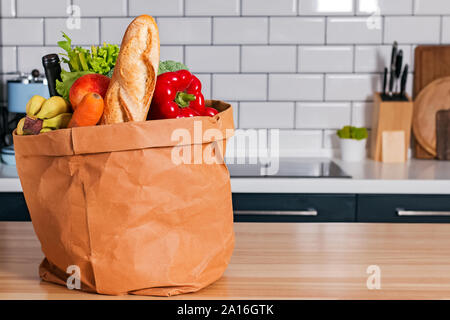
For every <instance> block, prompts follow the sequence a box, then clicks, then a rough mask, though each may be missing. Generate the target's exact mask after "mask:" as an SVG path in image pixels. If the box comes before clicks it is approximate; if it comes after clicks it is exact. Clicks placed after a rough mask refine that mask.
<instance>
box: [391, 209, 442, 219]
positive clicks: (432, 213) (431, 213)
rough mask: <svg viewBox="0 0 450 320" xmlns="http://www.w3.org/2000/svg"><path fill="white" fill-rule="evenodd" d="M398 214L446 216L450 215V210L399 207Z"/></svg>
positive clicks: (402, 215) (403, 215) (404, 215)
mask: <svg viewBox="0 0 450 320" xmlns="http://www.w3.org/2000/svg"><path fill="white" fill-rule="evenodd" d="M396 210H397V215H398V216H399V217H407V216H410V217H411V216H427V217H445V216H450V211H418V210H405V209H401V208H397V209H396Z"/></svg>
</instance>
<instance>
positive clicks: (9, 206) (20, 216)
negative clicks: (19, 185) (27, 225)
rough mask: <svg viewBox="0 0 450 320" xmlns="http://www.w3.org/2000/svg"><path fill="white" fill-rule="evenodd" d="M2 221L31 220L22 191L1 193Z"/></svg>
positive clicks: (0, 208) (0, 214)
mask: <svg viewBox="0 0 450 320" xmlns="http://www.w3.org/2000/svg"><path fill="white" fill-rule="evenodd" d="M0 221H30V215H29V213H28V208H27V204H26V203H25V198H24V197H23V193H22V192H5V193H0Z"/></svg>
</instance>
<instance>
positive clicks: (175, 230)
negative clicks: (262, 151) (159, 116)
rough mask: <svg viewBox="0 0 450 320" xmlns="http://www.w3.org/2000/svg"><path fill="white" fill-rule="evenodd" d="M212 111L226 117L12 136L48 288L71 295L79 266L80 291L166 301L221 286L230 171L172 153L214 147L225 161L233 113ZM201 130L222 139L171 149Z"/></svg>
mask: <svg viewBox="0 0 450 320" xmlns="http://www.w3.org/2000/svg"><path fill="white" fill-rule="evenodd" d="M207 105H208V106H213V107H215V108H216V109H218V110H219V111H221V112H220V113H219V114H218V115H216V116H215V117H212V118H211V117H201V118H184V119H170V120H155V121H145V122H128V123H121V124H114V125H103V126H95V127H82V128H72V129H62V130H56V131H53V132H50V133H46V134H40V135H36V136H17V135H14V145H15V150H16V162H17V171H18V173H19V177H20V181H21V184H22V188H23V192H24V195H25V199H26V202H27V205H28V209H29V211H30V216H31V219H32V223H33V227H34V230H35V232H36V234H37V236H38V238H39V241H40V243H41V246H42V251H43V252H44V254H45V259H44V261H43V262H42V263H41V265H40V268H39V274H40V276H41V278H42V279H43V280H46V281H50V282H54V283H58V284H61V285H66V280H67V278H68V277H69V276H71V274H70V273H67V270H68V268H69V267H70V266H77V267H78V268H79V271H80V274H79V277H80V282H81V290H84V291H90V292H97V293H101V294H110V295H119V294H126V293H129V294H139V295H156V296H170V295H176V294H181V293H187V292H194V291H197V290H200V289H201V288H204V287H206V286H208V285H209V284H211V283H212V282H214V281H215V280H217V279H219V278H220V277H221V276H222V274H223V272H224V271H225V269H226V267H227V265H228V262H229V260H230V257H231V254H232V251H233V248H234V232H233V210H232V201H231V188H230V177H229V173H228V169H227V167H226V165H225V164H223V163H218V164H206V163H204V162H203V163H200V164H185V163H181V164H178V163H177V164H176V163H174V161H173V160H172V159H173V158H172V155H173V152H174V150H175V151H180V154H181V155H183V156H186V155H187V156H188V157H187V158H186V159H188V158H189V153H191V157H192V159H194V154H195V153H196V152H198V151H199V150H201V151H211V149H213V150H215V151H216V150H219V151H220V149H221V148H212V147H213V146H222V147H223V148H222V152H223V153H222V154H221V155H222V156H223V154H224V153H225V145H226V139H227V138H229V137H230V136H231V135H232V134H233V129H234V125H233V112H232V108H231V106H230V105H228V104H226V103H224V102H221V101H207ZM199 124H201V128H202V130H203V132H205V130H207V129H216V131H215V132H216V133H221V134H222V137H220V134H216V135H214V134H212V135H205V136H203V137H201V138H200V139H199V138H198V134H197V138H196V140H194V141H192V142H189V143H186V142H182V141H181V140H178V141H173V137H172V134H173V132H174V130H176V129H181V130H182V132H184V133H186V132H187V133H189V134H191V135H192V136H195V133H196V132H195V130H197V131H198V126H199ZM213 131H214V130H213ZM197 133H198V132H197ZM200 133H201V132H200ZM177 144H178V146H176V145H177ZM177 148H178V149H177ZM182 148H184V149H183V150H181V149H182ZM199 148H200V149H199ZM194 149H195V150H194ZM189 150H192V152H187V151H189ZM184 152H186V153H184ZM213 153H214V152H213ZM221 155H220V152H219V153H218V155H217V157H218V158H220V156H221ZM192 159H191V160H192ZM197 161H198V160H197Z"/></svg>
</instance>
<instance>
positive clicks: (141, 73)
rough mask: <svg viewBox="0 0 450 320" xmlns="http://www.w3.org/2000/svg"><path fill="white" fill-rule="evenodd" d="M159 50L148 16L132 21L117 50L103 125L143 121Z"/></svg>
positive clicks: (155, 30)
mask: <svg viewBox="0 0 450 320" xmlns="http://www.w3.org/2000/svg"><path fill="white" fill-rule="evenodd" d="M159 50H160V48H159V34H158V27H157V25H156V22H155V20H154V19H153V18H152V17H150V16H148V15H141V16H139V17H137V18H136V19H134V20H133V21H132V22H131V23H130V25H129V26H128V28H127V31H126V32H125V35H124V37H123V40H122V44H121V46H120V52H119V56H118V58H117V62H116V66H115V68H114V73H113V76H112V78H111V82H110V84H109V88H108V91H107V92H106V96H105V109H104V112H103V116H102V121H101V123H102V124H112V123H120V122H127V121H144V120H146V118H147V113H148V110H149V108H150V103H151V100H152V97H153V92H154V90H155V84H156V78H157V75H158V66H159Z"/></svg>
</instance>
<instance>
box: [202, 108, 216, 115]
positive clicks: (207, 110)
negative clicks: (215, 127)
mask: <svg viewBox="0 0 450 320" xmlns="http://www.w3.org/2000/svg"><path fill="white" fill-rule="evenodd" d="M218 113H219V111H217V110H216V109H214V108H210V107H206V108H205V113H204V115H205V116H210V117H214V116H215V115H216V114H218Z"/></svg>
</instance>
